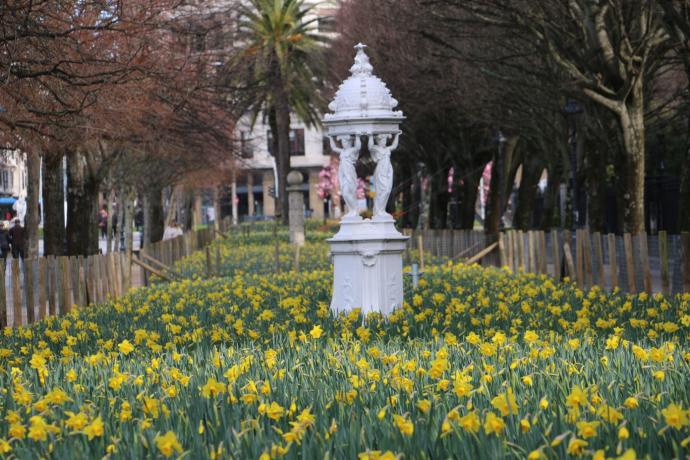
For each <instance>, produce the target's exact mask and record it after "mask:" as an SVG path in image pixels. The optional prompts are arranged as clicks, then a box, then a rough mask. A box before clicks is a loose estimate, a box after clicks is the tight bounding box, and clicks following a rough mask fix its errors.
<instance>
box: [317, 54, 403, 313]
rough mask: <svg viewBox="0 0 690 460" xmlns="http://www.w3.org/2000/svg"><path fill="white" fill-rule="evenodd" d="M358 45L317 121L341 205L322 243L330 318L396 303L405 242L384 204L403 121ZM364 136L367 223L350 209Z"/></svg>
mask: <svg viewBox="0 0 690 460" xmlns="http://www.w3.org/2000/svg"><path fill="white" fill-rule="evenodd" d="M364 48H365V45H363V44H361V43H360V44H358V45H357V46H355V49H356V50H357V55H356V56H355V63H354V65H353V66H352V67H351V68H350V73H351V74H352V75H351V76H350V77H349V78H348V79H347V80H345V81H344V82H343V83H342V84H341V85H340V88H339V89H338V92H337V93H336V96H335V99H334V100H333V102H331V103H330V105H329V106H328V107H329V109H330V110H331V111H332V112H333V113H330V114H326V115H325V116H324V119H323V124H324V126H325V127H326V130H327V135H328V137H329V139H330V143H331V148H332V149H333V151H335V152H336V153H338V154H339V155H340V169H339V171H338V179H339V181H340V187H341V193H342V196H343V199H344V201H345V204H346V207H347V211H346V213H345V216H344V217H343V218H342V220H341V223H340V230H339V231H338V233H337V234H336V235H335V236H334V237H333V238H330V239H329V240H328V243H329V244H330V247H331V255H332V256H333V265H334V267H333V268H334V270H333V278H334V279H333V299H332V300H331V309H332V310H333V311H335V312H336V313H337V312H342V311H350V310H352V309H354V308H361V309H362V312H363V313H364V314H366V313H370V312H379V313H382V314H383V315H388V314H389V313H391V312H392V311H393V310H395V309H396V308H399V307H401V306H402V302H403V275H402V253H403V251H404V250H405V242H406V241H407V237H406V236H403V235H402V234H401V233H400V232H399V231H398V230H397V229H396V228H395V221H394V219H393V217H392V216H391V215H390V214H388V213H387V212H386V203H387V202H388V198H389V196H390V193H391V189H392V187H393V166H392V165H391V160H390V156H391V153H392V151H393V150H395V149H396V148H397V146H398V139H399V136H400V129H399V128H400V123H402V121H403V120H404V119H405V117H404V116H403V114H402V112H400V111H394V110H393V109H394V108H395V107H396V106H397V105H398V101H396V100H395V99H393V97H392V96H391V93H390V91H389V90H388V88H387V87H386V84H385V83H384V82H383V81H381V79H380V78H378V77H376V76H374V75H373V70H374V69H373V67H372V65H371V64H370V63H369V57H368V56H367V55H366V54H365V52H364ZM364 137H366V138H367V144H368V148H369V152H370V154H371V157H372V159H373V160H374V161H375V162H376V169H375V171H374V184H375V188H376V196H375V197H374V210H373V217H372V218H371V219H363V218H362V217H360V215H359V214H358V210H357V196H356V192H357V173H356V170H355V165H356V163H357V159H358V158H359V153H360V149H361V146H362V139H363V138H364ZM336 141H337V142H339V143H340V146H338V145H337V143H336Z"/></svg>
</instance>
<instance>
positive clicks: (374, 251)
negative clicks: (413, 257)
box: [328, 218, 408, 315]
mask: <svg viewBox="0 0 690 460" xmlns="http://www.w3.org/2000/svg"><path fill="white" fill-rule="evenodd" d="M407 239H408V237H406V236H403V235H401V234H400V232H398V231H397V230H396V228H395V225H394V221H393V219H392V218H374V219H366V220H354V219H352V220H343V222H342V223H341V226H340V231H339V232H338V233H337V234H336V235H335V236H334V237H333V238H330V239H329V240H328V243H329V244H330V246H331V255H332V257H333V265H334V267H333V298H332V300H331V310H333V311H334V312H335V313H340V312H343V311H350V310H353V309H355V308H361V309H362V313H363V314H367V313H371V312H379V313H381V314H383V315H388V314H390V313H391V312H392V311H393V310H395V309H396V308H399V307H401V306H402V303H403V274H402V254H403V251H405V242H406V241H407Z"/></svg>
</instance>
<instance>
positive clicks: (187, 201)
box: [182, 187, 194, 232]
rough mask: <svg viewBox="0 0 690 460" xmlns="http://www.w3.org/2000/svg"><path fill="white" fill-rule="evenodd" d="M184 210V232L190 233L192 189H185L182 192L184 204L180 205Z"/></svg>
mask: <svg viewBox="0 0 690 460" xmlns="http://www.w3.org/2000/svg"><path fill="white" fill-rule="evenodd" d="M182 205H183V209H184V226H183V227H182V228H183V229H184V231H187V232H188V231H190V230H192V229H193V228H194V219H193V216H194V189H193V188H190V187H187V188H185V190H184V202H183V203H182Z"/></svg>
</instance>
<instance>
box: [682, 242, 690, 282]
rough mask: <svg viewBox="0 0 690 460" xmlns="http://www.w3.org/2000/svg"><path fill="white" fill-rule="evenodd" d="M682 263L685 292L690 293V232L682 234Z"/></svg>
mask: <svg viewBox="0 0 690 460" xmlns="http://www.w3.org/2000/svg"><path fill="white" fill-rule="evenodd" d="M680 244H681V247H682V251H681V262H682V265H683V292H690V232H683V233H681V234H680Z"/></svg>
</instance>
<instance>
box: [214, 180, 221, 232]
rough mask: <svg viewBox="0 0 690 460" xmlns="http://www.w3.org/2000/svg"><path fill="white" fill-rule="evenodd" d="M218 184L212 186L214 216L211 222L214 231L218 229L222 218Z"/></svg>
mask: <svg viewBox="0 0 690 460" xmlns="http://www.w3.org/2000/svg"><path fill="white" fill-rule="evenodd" d="M219 189H220V185H216V186H214V187H213V214H214V217H215V221H214V223H213V225H214V227H215V228H216V231H220V222H221V220H222V217H221V214H220V190H219Z"/></svg>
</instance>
